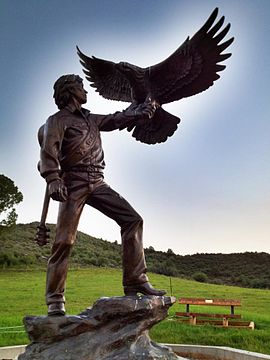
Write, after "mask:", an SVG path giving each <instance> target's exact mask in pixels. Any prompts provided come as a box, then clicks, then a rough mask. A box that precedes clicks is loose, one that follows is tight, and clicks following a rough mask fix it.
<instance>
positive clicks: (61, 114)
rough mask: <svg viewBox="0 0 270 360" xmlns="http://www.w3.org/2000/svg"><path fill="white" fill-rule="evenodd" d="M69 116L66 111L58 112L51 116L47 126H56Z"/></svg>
mask: <svg viewBox="0 0 270 360" xmlns="http://www.w3.org/2000/svg"><path fill="white" fill-rule="evenodd" d="M66 116H67V111H66V110H65V109H61V110H58V111H57V112H56V113H54V114H52V115H50V116H49V117H48V119H47V121H46V124H47V126H50V125H53V124H54V125H55V124H56V123H58V122H59V121H61V120H62V118H63V117H66Z"/></svg>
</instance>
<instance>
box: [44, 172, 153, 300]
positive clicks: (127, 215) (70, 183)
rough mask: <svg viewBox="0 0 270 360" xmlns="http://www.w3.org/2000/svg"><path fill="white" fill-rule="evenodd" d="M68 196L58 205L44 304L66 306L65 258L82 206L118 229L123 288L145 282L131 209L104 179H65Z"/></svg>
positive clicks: (139, 224)
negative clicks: (112, 223) (120, 239)
mask: <svg viewBox="0 0 270 360" xmlns="http://www.w3.org/2000/svg"><path fill="white" fill-rule="evenodd" d="M64 180H65V182H66V184H67V187H68V191H69V196H68V199H67V200H66V201H65V202H62V203H60V205H59V212H58V220H57V227H56V236H55V241H54V243H53V246H52V254H51V257H50V259H49V261H48V269H47V285H46V302H47V304H51V303H55V302H65V297H64V292H65V283H66V277H67V270H68V258H69V255H70V252H71V249H72V246H73V244H74V241H75V238H76V232H77V227H78V223H79V219H80V215H81V213H82V210H83V207H84V205H85V204H87V205H91V206H92V207H94V208H96V209H97V210H99V211H101V212H102V213H103V214H105V215H107V216H108V217H110V218H111V219H113V220H115V221H116V222H117V224H118V225H119V226H120V228H121V237H122V263H123V285H133V284H141V283H144V282H146V281H148V278H147V275H146V263H145V258H144V250H143V243H142V231H143V220H142V218H141V217H140V215H139V214H138V213H137V212H136V211H135V210H134V209H133V208H132V207H131V205H130V204H129V203H128V202H127V201H126V200H125V199H124V198H122V197H121V196H120V195H119V194H118V193H117V192H115V191H114V190H113V189H111V188H110V187H109V186H108V185H107V184H106V183H104V181H103V178H98V179H92V180H91V181H89V180H88V181H85V180H86V179H85V176H82V177H80V174H74V173H73V174H68V176H66V178H65V176H64Z"/></svg>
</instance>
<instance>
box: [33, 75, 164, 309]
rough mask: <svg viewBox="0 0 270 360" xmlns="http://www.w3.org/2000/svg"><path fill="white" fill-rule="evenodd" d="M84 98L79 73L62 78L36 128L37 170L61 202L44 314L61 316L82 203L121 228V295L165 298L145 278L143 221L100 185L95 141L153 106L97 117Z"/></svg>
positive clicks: (100, 167)
mask: <svg viewBox="0 0 270 360" xmlns="http://www.w3.org/2000/svg"><path fill="white" fill-rule="evenodd" d="M86 94H87V92H86V91H85V90H84V88H83V83H82V79H81V78H80V77H79V76H78V75H64V76H61V77H60V78H59V79H58V80H57V81H56V83H55V84H54V98H55V102H56V104H57V106H58V108H59V111H58V112H57V113H56V114H54V115H52V116H50V117H49V118H48V120H47V122H46V124H45V125H43V126H42V127H41V128H40V130H39V142H40V146H41V151H40V162H39V171H40V174H41V175H42V176H43V177H44V178H45V179H46V182H47V184H48V194H49V196H50V197H51V198H52V199H54V200H56V201H59V202H60V206H59V213H58V220H57V227H56V237H55V240H54V243H53V246H52V254H51V257H50V259H49V261H48V270H47V285H46V302H47V305H48V314H49V315H59V314H62V315H63V314H65V307H64V303H65V297H64V291H65V281H66V276H67V269H68V258H69V254H70V251H71V248H72V245H73V243H74V241H75V237H76V231H77V226H78V222H79V218H80V215H81V212H82V210H83V207H84V205H85V204H87V205H91V206H93V207H94V208H96V209H98V210H99V211H101V212H102V213H103V214H105V215H107V216H109V217H110V218H112V219H113V220H115V221H116V222H117V223H118V225H119V226H120V227H121V236H122V247H123V285H124V292H125V295H136V294H137V293H138V292H140V293H142V294H145V295H164V294H165V291H163V290H156V289H154V288H153V287H152V286H151V284H150V283H149V281H148V277H147V275H146V264H145V258H144V250H143V243H142V230H143V220H142V218H141V217H140V215H139V214H138V213H137V212H136V211H135V210H134V209H133V208H132V207H131V206H130V204H129V203H128V202H127V201H126V200H125V199H124V198H122V197H121V196H120V195H119V194H118V193H117V192H115V191H114V190H113V189H111V188H110V187H109V185H107V184H106V183H105V182H104V177H103V170H104V167H105V163H104V155H103V149H102V144H101V138H100V131H112V130H116V129H124V128H126V127H128V126H134V124H137V123H140V122H143V121H146V119H147V118H148V117H149V116H152V115H153V113H154V111H155V108H154V106H153V105H152V104H150V103H149V102H148V103H147V102H145V103H143V104H140V105H138V106H134V105H133V106H131V107H129V108H127V109H126V110H125V111H123V112H116V113H115V114H112V115H96V114H92V113H90V111H88V110H86V109H84V108H83V107H82V106H81V105H82V104H84V103H86ZM45 198H46V197H45ZM45 243H46V241H45ZM40 245H43V243H42V242H41V243H40Z"/></svg>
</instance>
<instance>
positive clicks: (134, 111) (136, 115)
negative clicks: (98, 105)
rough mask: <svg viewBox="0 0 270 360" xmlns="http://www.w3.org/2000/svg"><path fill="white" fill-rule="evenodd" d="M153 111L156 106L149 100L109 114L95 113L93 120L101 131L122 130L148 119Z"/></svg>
mask: <svg viewBox="0 0 270 360" xmlns="http://www.w3.org/2000/svg"><path fill="white" fill-rule="evenodd" d="M155 111H156V106H155V105H153V104H152V103H151V102H150V101H146V102H144V103H142V104H139V105H138V104H131V105H130V106H129V107H128V108H127V109H125V110H123V111H122V112H116V113H114V114H109V115H95V116H96V119H95V120H96V122H97V125H98V127H99V130H101V131H113V130H116V129H119V130H123V129H125V128H129V127H132V126H135V125H138V124H139V123H140V122H144V121H147V120H149V118H152V117H153V116H154V113H155Z"/></svg>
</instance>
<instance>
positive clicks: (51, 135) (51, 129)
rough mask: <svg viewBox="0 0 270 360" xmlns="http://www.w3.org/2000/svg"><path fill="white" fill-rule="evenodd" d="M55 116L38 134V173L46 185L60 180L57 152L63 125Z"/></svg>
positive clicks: (62, 135)
mask: <svg viewBox="0 0 270 360" xmlns="http://www.w3.org/2000/svg"><path fill="white" fill-rule="evenodd" d="M59 120H60V119H59V118H57V117H56V116H50V117H49V118H48V120H47V121H46V123H45V125H43V126H42V127H41V128H40V129H39V132H38V139H39V144H40V161H39V165H38V168H39V171H40V174H41V176H42V177H44V178H45V179H46V181H47V183H50V182H51V181H53V180H58V179H60V172H61V170H60V164H59V152H60V149H61V145H62V141H63V137H64V132H65V129H64V124H63V122H62V121H59Z"/></svg>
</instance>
